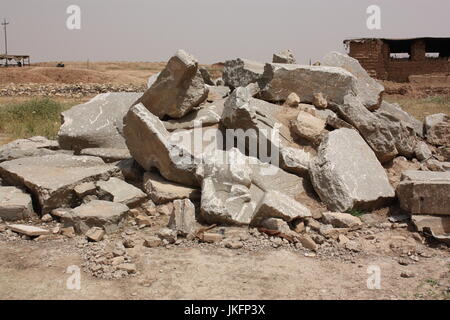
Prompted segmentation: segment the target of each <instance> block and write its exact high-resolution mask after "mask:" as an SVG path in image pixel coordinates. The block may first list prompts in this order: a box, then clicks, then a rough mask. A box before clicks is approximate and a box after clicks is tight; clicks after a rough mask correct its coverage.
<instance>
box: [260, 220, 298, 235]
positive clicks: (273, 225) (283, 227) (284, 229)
mask: <svg viewBox="0 0 450 320" xmlns="http://www.w3.org/2000/svg"><path fill="white" fill-rule="evenodd" d="M259 226H261V227H263V228H266V229H269V230H273V231H278V232H281V233H284V234H287V235H289V234H291V233H292V230H291V228H290V227H289V225H288V224H287V222H286V221H284V220H283V219H278V218H267V219H263V220H262V221H261V222H260V223H259Z"/></svg>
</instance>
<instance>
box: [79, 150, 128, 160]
mask: <svg viewBox="0 0 450 320" xmlns="http://www.w3.org/2000/svg"><path fill="white" fill-rule="evenodd" d="M80 155H82V156H93V157H99V158H102V159H103V161H105V162H106V163H111V162H116V161H120V160H125V159H130V158H131V154H130V151H128V149H116V148H87V149H83V150H81V151H80Z"/></svg>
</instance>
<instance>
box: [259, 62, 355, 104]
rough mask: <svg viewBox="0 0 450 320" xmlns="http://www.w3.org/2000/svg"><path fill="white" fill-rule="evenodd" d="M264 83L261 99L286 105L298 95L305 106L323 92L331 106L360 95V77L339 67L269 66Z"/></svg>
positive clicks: (263, 78) (265, 68)
mask: <svg viewBox="0 0 450 320" xmlns="http://www.w3.org/2000/svg"><path fill="white" fill-rule="evenodd" d="M261 82H262V88H263V89H262V91H261V97H262V98H263V99H264V100H267V101H271V102H284V101H286V99H287V97H288V96H289V95H290V94H291V93H292V92H295V93H296V94H297V95H298V96H299V97H300V99H301V101H302V102H303V103H312V102H313V100H314V94H316V93H319V92H321V93H322V94H323V96H324V97H325V98H326V99H327V101H328V103H330V104H341V103H343V102H344V97H345V96H346V95H349V94H351V95H354V94H356V93H357V86H356V84H357V81H356V78H355V77H354V76H353V75H352V74H351V73H349V72H348V71H346V70H344V69H342V68H336V67H322V66H318V67H315V66H304V65H297V64H276V63H267V64H266V65H265V67H264V75H263V77H262V80H261Z"/></svg>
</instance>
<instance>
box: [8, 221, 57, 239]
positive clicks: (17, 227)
mask: <svg viewBox="0 0 450 320" xmlns="http://www.w3.org/2000/svg"><path fill="white" fill-rule="evenodd" d="M8 228H9V229H10V230H12V231H14V232H17V233H20V234H24V235H26V236H29V237H38V236H44V235H47V234H50V231H49V230H46V229H42V228H38V227H35V226H28V225H25V224H10V225H8Z"/></svg>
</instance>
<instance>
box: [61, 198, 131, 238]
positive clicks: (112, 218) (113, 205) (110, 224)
mask: <svg viewBox="0 0 450 320" xmlns="http://www.w3.org/2000/svg"><path fill="white" fill-rule="evenodd" d="M127 213H128V207H127V206H126V205H124V204H121V203H117V202H109V201H102V200H93V201H91V202H89V203H87V204H83V205H81V206H79V207H76V208H75V209H72V210H70V211H69V212H67V213H66V215H64V217H63V218H62V222H63V223H64V225H65V226H66V227H68V226H71V227H74V228H75V230H76V232H77V233H86V232H87V231H88V230H89V229H91V228H92V227H98V228H102V229H104V230H105V231H106V233H112V232H115V231H117V230H118V228H119V227H120V226H121V224H122V221H123V220H124V218H125V217H126V215H127Z"/></svg>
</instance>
